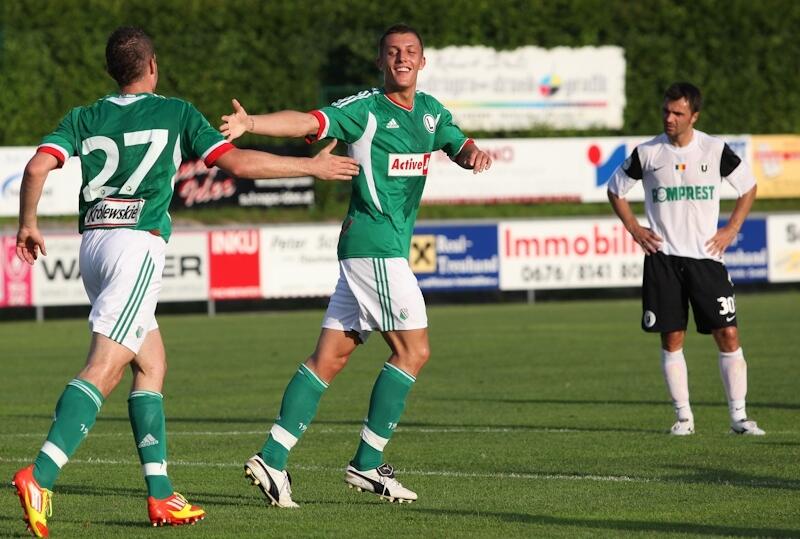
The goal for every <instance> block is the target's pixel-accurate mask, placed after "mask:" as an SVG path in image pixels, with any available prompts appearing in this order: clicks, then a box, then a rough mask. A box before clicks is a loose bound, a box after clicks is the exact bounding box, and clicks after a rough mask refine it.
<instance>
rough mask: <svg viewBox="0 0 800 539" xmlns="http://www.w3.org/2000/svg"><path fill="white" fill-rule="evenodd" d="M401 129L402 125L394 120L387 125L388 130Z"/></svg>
mask: <svg viewBox="0 0 800 539" xmlns="http://www.w3.org/2000/svg"><path fill="white" fill-rule="evenodd" d="M399 127H400V124H399V123H397V120H395V119H394V118H392V119H391V120H389V123H387V124H386V129H398V128H399Z"/></svg>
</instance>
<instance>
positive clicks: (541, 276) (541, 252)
mask: <svg viewBox="0 0 800 539" xmlns="http://www.w3.org/2000/svg"><path fill="white" fill-rule="evenodd" d="M497 232H498V246H499V250H500V289H501V290H535V289H554V288H601V287H614V286H641V284H642V261H643V258H644V257H643V252H642V250H641V248H640V247H639V245H638V244H637V243H636V242H634V241H633V239H632V238H631V236H630V234H628V232H627V231H626V230H625V227H624V226H622V223H620V222H619V220H618V219H616V218H602V217H601V218H586V219H574V220H570V219H559V220H555V219H552V220H542V221H505V222H500V223H499V224H498V230H497Z"/></svg>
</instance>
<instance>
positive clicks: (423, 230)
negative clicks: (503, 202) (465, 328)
mask: <svg viewBox="0 0 800 539" xmlns="http://www.w3.org/2000/svg"><path fill="white" fill-rule="evenodd" d="M409 264H410V265H411V270H412V271H413V272H414V273H415V274H416V275H417V281H418V282H419V286H420V288H422V289H423V290H496V289H497V287H498V284H499V273H500V259H499V256H498V253H497V226H496V225H493V224H492V225H455V226H419V227H417V228H415V229H414V236H413V237H412V238H411V251H410V253H409Z"/></svg>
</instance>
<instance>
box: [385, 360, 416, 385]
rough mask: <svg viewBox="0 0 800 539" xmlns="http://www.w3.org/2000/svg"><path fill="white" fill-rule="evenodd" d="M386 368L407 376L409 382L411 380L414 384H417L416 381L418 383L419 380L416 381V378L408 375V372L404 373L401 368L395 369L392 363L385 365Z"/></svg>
mask: <svg viewBox="0 0 800 539" xmlns="http://www.w3.org/2000/svg"><path fill="white" fill-rule="evenodd" d="M385 366H386V367H390V368H392V369H394V370H396V371H397V372H399V373H400V374H402V375H403V376H405V377H406V378H408V379H409V380H411V381H412V382H416V381H417V379H416V378H414V377H413V376H411V375H410V374H408V373H407V372H406V371H404V370H403V369H401V368H399V367H395V366H394V365H392V364H391V363H386V364H385Z"/></svg>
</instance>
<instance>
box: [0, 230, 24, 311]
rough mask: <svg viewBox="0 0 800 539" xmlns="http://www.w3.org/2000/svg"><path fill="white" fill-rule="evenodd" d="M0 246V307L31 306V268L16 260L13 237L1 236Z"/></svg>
mask: <svg viewBox="0 0 800 539" xmlns="http://www.w3.org/2000/svg"><path fill="white" fill-rule="evenodd" d="M0 246H1V247H2V249H0V255H2V263H0V307H27V306H29V305H31V266H29V265H28V264H26V263H25V262H23V261H22V260H20V259H19V258H17V253H16V250H17V241H16V238H14V237H13V236H2V243H1V244H0Z"/></svg>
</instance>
